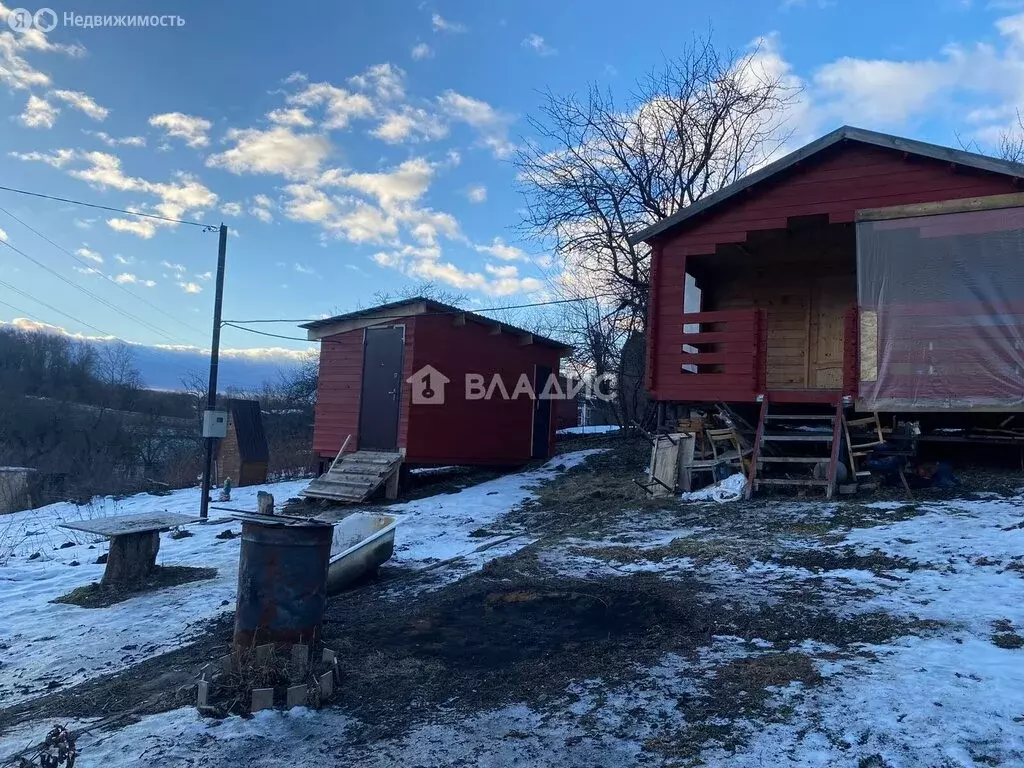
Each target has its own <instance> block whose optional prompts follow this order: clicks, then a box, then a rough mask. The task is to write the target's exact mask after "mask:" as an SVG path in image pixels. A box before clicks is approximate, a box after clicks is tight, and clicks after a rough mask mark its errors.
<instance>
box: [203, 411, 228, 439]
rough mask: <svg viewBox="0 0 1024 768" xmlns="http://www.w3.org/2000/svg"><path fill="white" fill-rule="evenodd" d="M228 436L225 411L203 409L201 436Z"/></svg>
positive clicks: (226, 413)
mask: <svg viewBox="0 0 1024 768" xmlns="http://www.w3.org/2000/svg"><path fill="white" fill-rule="evenodd" d="M227 436H228V412H227V411H203V437H220V438H224V437H227Z"/></svg>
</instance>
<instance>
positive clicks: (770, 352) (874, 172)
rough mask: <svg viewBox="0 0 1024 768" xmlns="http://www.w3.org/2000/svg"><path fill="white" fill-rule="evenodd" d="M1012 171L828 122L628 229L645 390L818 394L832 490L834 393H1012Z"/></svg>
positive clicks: (786, 399) (1015, 181) (1018, 202)
mask: <svg viewBox="0 0 1024 768" xmlns="http://www.w3.org/2000/svg"><path fill="white" fill-rule="evenodd" d="M1022 177H1024V166H1021V165H1019V164H1016V163H1012V162H1008V161H1003V160H998V159H994V158H990V157H985V156H982V155H977V154H973V153H969V152H963V151H958V150H954V149H949V148H945V147H940V146H935V145H932V144H926V143H923V142H919V141H912V140H908V139H901V138H897V137H895V136H889V135H886V134H881V133H875V132H871V131H866V130H861V129H857V128H850V127H843V128H840V129H838V130H836V131H834V132H832V133H830V134H828V135H826V136H824V137H822V138H820V139H818V140H817V141H814V142H812V143H811V144H808V145H807V146H805V147H803V148H802V149H799V150H797V151H796V152H794V153H792V154H790V155H788V156H786V157H784V158H782V159H781V160H778V161H777V162H774V163H772V164H770V165H768V166H766V167H765V168H763V169H761V170H760V171H758V172H756V173H753V174H751V175H749V176H747V177H746V178H744V179H742V180H740V181H738V182H736V183H734V184H732V185H730V186H728V187H725V188H724V189H722V190H721V191H719V192H717V193H716V194H713V195H711V196H709V197H707V198H705V199H703V200H701V201H700V202H698V203H696V204H694V205H691V206H689V207H686V208H683V209H681V210H680V211H679V212H678V213H676V214H675V215H673V216H671V217H669V218H666V219H664V220H663V221H661V222H658V223H657V224H655V225H654V226H652V227H649V228H648V229H646V230H644V231H643V232H640V233H638V234H637V235H636V237H635V238H633V239H634V242H640V241H646V242H648V243H649V244H650V245H651V246H652V250H653V255H652V264H651V291H650V303H649V317H648V345H647V369H646V382H647V387H648V389H649V390H650V392H651V393H652V396H653V398H654V399H655V400H657V401H659V402H660V403H666V404H673V403H713V402H726V403H760V404H761V405H760V408H759V410H760V420H759V423H758V434H757V439H756V441H755V451H760V449H761V447H762V445H763V443H764V440H762V438H763V437H764V436H765V434H766V432H765V421H766V417H768V418H769V419H770V418H772V417H771V415H770V414H769V411H770V410H772V409H774V410H775V412H776V413H780V412H782V411H783V407H784V406H785V405H788V404H800V405H803V406H805V407H804V411H805V412H807V411H808V410H810V409H808V408H807V407H806V406H807V405H808V404H818V405H822V406H826V407H827V409H832V411H831V412H832V414H833V416H832V420H833V424H834V431H833V435H832V439H831V440H830V442H831V450H832V455H831V457H830V459H831V464H830V469H829V478H828V480H827V485H828V491H829V493H831V490H832V487H833V485H834V482H833V481H834V473H835V464H836V457H837V453H838V451H839V443H840V439H839V436H840V421H841V420H842V415H843V407H844V404H845V405H856V406H857V407H858V408H859V409H860V410H862V411H874V412H878V411H893V412H895V411H901V412H902V411H909V410H943V409H945V410H972V409H974V410H977V409H981V410H997V409H1013V408H1016V409H1019V408H1020V407H1021V405H1022V404H1024V343H1021V339H1022V330H1024V268H1022V267H1021V258H1022V256H1024V215H1022V213H1021V212H1022V210H1024V209H1021V208H1020V206H1022V205H1024V195H1020V194H1019V190H1020V185H1021V179H1022ZM684 295H685V296H686V304H687V307H686V308H684ZM858 297H859V298H858ZM775 418H780V417H779V416H775ZM818 418H822V416H818ZM787 439H793V440H797V439H800V438H799V436H794V437H792V438H787ZM806 439H811V437H807V438H806ZM825 439H826V440H828V438H827V437H826V438H825ZM847 442H848V441H847ZM756 459H757V457H755V461H754V462H753V464H752V466H753V469H754V470H755V471H756V470H757V469H758V466H759V464H763V462H764V461H768V459H767V458H764V459H763V461H762V462H759V461H757V460H756ZM780 460H781V459H780ZM789 460H794V461H795V460H796V459H789ZM754 478H755V472H752V473H751V479H752V480H753V479H754ZM753 486H754V483H751V484H750V486H749V488H748V490H749V489H752V487H753Z"/></svg>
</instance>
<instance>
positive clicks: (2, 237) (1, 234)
mask: <svg viewBox="0 0 1024 768" xmlns="http://www.w3.org/2000/svg"><path fill="white" fill-rule="evenodd" d="M7 240H8V237H7V230H6V229H2V228H0V241H3V242H5V243H6V242H7Z"/></svg>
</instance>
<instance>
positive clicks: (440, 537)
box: [0, 450, 594, 756]
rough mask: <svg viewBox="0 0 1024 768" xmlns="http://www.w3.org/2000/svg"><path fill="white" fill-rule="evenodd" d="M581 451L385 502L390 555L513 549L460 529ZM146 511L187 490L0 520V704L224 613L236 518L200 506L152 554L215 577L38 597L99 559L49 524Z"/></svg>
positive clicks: (299, 485)
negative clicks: (104, 593)
mask: <svg viewBox="0 0 1024 768" xmlns="http://www.w3.org/2000/svg"><path fill="white" fill-rule="evenodd" d="M593 452H594V451H592V450H591V451H578V452H576V453H572V454H568V455H565V456H560V457H559V458H558V459H557V460H556V461H552V462H551V463H550V464H548V465H546V466H545V467H541V468H540V469H537V470H535V471H532V472H524V473H520V474H517V475H507V476H505V477H500V478H498V479H496V480H492V481H490V482H486V483H481V484H479V485H475V486H472V487H470V488H466V489H465V490H462V491H460V492H459V493H455V494H443V495H439V496H433V497H429V498H425V499H420V500H418V501H412V502H408V503H406V504H396V505H393V506H391V507H389V510H390V511H393V512H396V513H398V514H401V515H402V516H403V518H404V519H403V522H402V524H401V526H400V528H399V530H398V534H397V536H396V548H395V555H394V558H393V559H392V560H391V564H392V565H400V566H407V567H410V568H421V567H424V566H426V565H429V564H431V563H434V562H437V561H438V560H447V559H449V558H453V557H457V556H459V555H467V558H466V562H462V563H459V564H458V567H457V568H456V569H455V571H454V573H457V574H465V573H467V572H469V571H471V570H473V569H475V568H480V567H482V566H483V564H484V563H485V562H486V561H487V560H488V559H491V558H494V557H498V556H500V555H502V554H509V553H510V552H511V551H515V550H516V549H518V548H520V547H523V546H525V545H526V544H528V543H529V542H530V539H529V538H518V539H515V540H512V541H510V542H508V545H507V546H505V547H493V548H491V549H488V550H486V551H485V552H481V553H478V554H475V553H474V552H473V551H474V550H475V549H477V548H479V547H481V546H483V545H487V544H489V543H493V541H494V540H495V539H498V538H499V537H493V538H475V537H472V536H470V534H471V533H472V532H473V531H475V530H477V529H479V528H480V527H482V526H485V525H487V524H489V523H492V522H494V521H495V520H497V519H498V518H499V517H501V516H502V515H503V514H504V513H506V512H508V511H509V510H511V509H512V508H513V507H514V506H516V505H518V504H521V503H522V502H523V501H524V500H526V499H527V498H529V497H530V488H531V487H533V486H536V485H537V484H538V483H540V482H542V481H544V480H548V479H550V478H552V477H554V476H555V475H556V474H557V471H556V470H555V469H554V467H555V466H564V467H566V468H568V467H571V466H574V465H575V464H578V463H579V462H581V461H583V460H584V459H585V458H586V457H587V456H588V455H590V454H592V453H593ZM308 482H309V481H308V480H299V481H292V482H286V483H276V484H269V485H263V486H250V487H247V488H239V489H236V490H235V491H234V492H233V494H232V501H231V504H230V505H228V506H231V507H234V508H238V509H255V505H256V494H257V492H258V491H261V490H265V491H268V492H270V493H272V494H274V496H275V498H276V499H277V500H278V501H279V502H283V501H285V500H286V499H288V498H291V497H294V496H297V495H298V493H299V491H301V490H302V489H303V488H305V487H306V485H307V484H308ZM213 506H217V505H216V504H214V505H213ZM154 512H175V513H180V514H186V515H196V516H198V512H199V491H198V489H194V488H192V489H185V490H181V491H175V492H174V493H172V494H170V495H168V496H151V495H148V494H140V495H138V496H133V497H130V498H126V499H122V500H120V501H118V500H115V499H113V498H97V499H94V500H93V502H92V503H91V504H88V505H85V506H76V505H74V504H68V503H62V504H52V505H50V506H47V507H42V508H40V509H34V510H28V511H26V512H19V513H16V514H13V515H8V516H5V517H2V518H0V563H3V564H2V565H0V601H2V605H3V610H2V612H0V701H3V704H4V705H11V704H15V703H17V702H19V701H23V700H26V699H31V698H33V697H36V696H39V695H42V694H44V693H47V692H48V691H49V690H51V689H52V688H53V687H66V686H68V685H73V684H75V683H79V682H81V681H83V680H86V679H89V678H91V677H95V676H96V675H100V674H106V673H109V672H115V671H117V670H120V669H124V668H126V667H128V666H131V665H133V664H137V663H138V662H140V661H142V660H144V659H147V658H151V657H153V656H156V655H159V654H161V653H165V652H166V651H168V650H170V649H172V648H176V647H178V646H180V645H181V644H182V643H184V642H186V641H187V640H188V639H189V638H190V637H192V636H193V635H194V632H195V630H196V629H198V626H197V625H201V624H202V623H203V622H204V621H206V620H208V619H211V618H214V617H215V616H217V615H218V614H220V613H223V612H225V611H227V612H230V611H233V610H234V606H235V592H236V586H237V579H238V548H239V542H238V539H226V540H225V539H218V538H217V535H218V534H221V533H222V532H224V531H225V530H229V529H233V530H234V531H235V532H237V531H239V530H240V524H239V523H238V522H236V521H233V520H230V519H229V518H226V517H225V514H226V513H218V512H217V511H216V510H211V518H210V519H211V520H213V521H214V523H212V524H205V525H200V524H195V525H189V526H188V527H187V530H188V531H189V532H191V533H192V534H193V535H192V536H190V537H187V538H183V539H173V538H171V537H170V535H169V534H163V535H162V536H161V537H160V552H159V554H158V555H157V562H158V563H159V564H161V565H186V566H194V567H206V568H216V569H217V577H216V578H215V579H212V580H207V581H198V582H192V583H188V584H182V585H179V586H176V587H170V588H167V589H161V590H158V591H156V592H151V593H146V594H144V595H140V596H138V597H134V598H131V599H129V600H125V601H124V602H121V603H117V604H115V605H112V606H110V607H108V608H102V609H84V608H80V607H78V606H75V605H66V604H58V603H52V602H50V601H51V600H53V599H54V598H56V597H60V596H61V595H64V594H67V593H68V592H70V591H71V590H73V589H75V588H76V587H81V586H85V585H87V584H90V583H92V582H94V581H98V580H99V579H100V577H101V576H102V574H103V568H104V566H103V565H99V564H96V562H95V561H96V558H97V557H98V556H99V555H100V554H102V553H104V552H105V551H106V543H105V542H104V540H103V539H102V537H96V536H90V535H88V534H82V533H78V532H75V531H70V530H67V529H64V528H60V527H59V526H60V524H61V523H62V522H67V521H72V520H80V519H83V518H93V517H100V516H106V515H123V514H142V513H154ZM217 521H220V522H219V523H218V522H217ZM67 544H72V546H66V545H67ZM37 553H38V554H37ZM0 756H2V755H0Z"/></svg>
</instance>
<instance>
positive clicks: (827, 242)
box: [701, 228, 857, 389]
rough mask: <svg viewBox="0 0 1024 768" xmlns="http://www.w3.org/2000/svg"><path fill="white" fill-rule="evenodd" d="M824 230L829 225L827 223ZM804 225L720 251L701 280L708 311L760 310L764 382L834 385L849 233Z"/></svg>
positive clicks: (849, 278) (851, 288) (852, 296)
mask: <svg viewBox="0 0 1024 768" xmlns="http://www.w3.org/2000/svg"><path fill="white" fill-rule="evenodd" d="M828 229H831V228H828ZM844 229H845V232H846V233H847V235H848V236H849V237H848V238H846V237H841V238H836V237H834V236H833V235H834V232H833V233H828V235H823V234H822V233H816V232H809V233H801V234H799V235H790V236H787V237H784V238H780V239H779V240H778V241H777V242H773V243H770V244H764V245H762V246H760V247H758V246H753V245H751V246H750V247H749V248H748V249H747V252H746V253H745V254H742V255H739V256H738V257H733V258H728V257H727V258H725V259H723V260H722V265H723V266H726V267H727V269H714V267H713V266H712V271H710V272H709V273H708V274H707V275H706V276H705V277H704V279H703V280H702V281H701V289H702V290H703V291H704V295H705V297H706V299H707V309H709V310H719V311H720V310H732V309H749V308H757V309H763V310H765V311H766V313H767V320H768V323H767V325H768V327H767V349H766V352H765V354H766V357H767V372H766V377H767V381H766V385H767V387H768V389H838V388H840V387H841V386H842V381H843V372H842V365H843V350H844V348H843V337H844V327H843V326H844V318H845V314H846V311H847V309H848V308H849V307H850V305H851V304H855V303H856V299H857V285H856V264H855V255H854V248H853V241H852V237H853V233H852V230H850V229H849V228H844Z"/></svg>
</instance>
